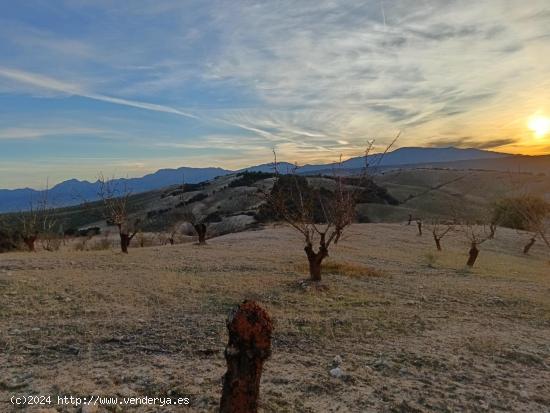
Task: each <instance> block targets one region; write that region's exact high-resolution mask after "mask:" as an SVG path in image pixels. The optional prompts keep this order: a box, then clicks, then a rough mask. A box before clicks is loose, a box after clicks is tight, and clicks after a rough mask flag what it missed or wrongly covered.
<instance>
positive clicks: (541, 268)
mask: <svg viewBox="0 0 550 413" xmlns="http://www.w3.org/2000/svg"><path fill="white" fill-rule="evenodd" d="M523 241H524V240H523V238H522V236H521V235H518V234H517V233H516V232H515V231H508V230H504V229H499V231H498V232H497V239H496V240H494V241H491V242H488V243H487V244H484V245H483V248H482V252H481V255H480V259H479V263H478V264H479V265H478V266H477V267H476V268H474V269H473V270H471V271H468V270H465V269H464V262H465V259H466V248H467V246H466V243H465V242H464V240H463V239H462V238H461V237H460V234H454V235H453V236H452V237H450V238H448V239H447V238H445V239H444V240H443V247H444V249H445V250H444V251H443V252H442V253H440V254H435V251H434V248H433V245H432V240H431V239H430V238H429V237H417V236H416V235H415V229H414V227H413V226H411V227H408V226H404V225H396V224H361V225H355V226H353V227H352V228H351V229H350V231H348V232H347V234H346V236H345V238H344V239H343V240H342V241H341V243H339V245H338V246H337V248H335V249H334V250H332V251H331V258H330V259H331V260H332V268H333V271H332V273H331V274H326V276H325V279H326V284H327V285H328V286H329V290H328V291H327V292H315V291H304V290H302V289H301V288H300V287H299V286H298V285H297V282H296V281H297V280H298V279H300V278H303V277H304V276H305V274H304V273H303V268H304V265H303V263H304V261H305V259H304V254H303V250H302V244H301V242H300V239H299V238H298V236H297V235H296V234H295V233H294V232H293V231H291V230H290V229H288V228H284V227H277V228H268V229H266V230H262V231H252V232H244V233H239V234H231V235H227V236H223V237H219V238H216V239H212V240H211V241H210V242H209V245H207V246H206V247H198V246H196V245H193V244H181V245H176V246H173V247H170V246H166V247H152V248H143V249H133V250H131V251H130V254H129V255H128V256H122V255H120V254H118V253H116V252H114V251H101V252H81V253H77V252H59V253H37V254H26V253H10V254H5V255H3V256H2V261H1V263H0V297H2V300H1V301H0V348H2V349H3V351H2V352H1V353H0V377H1V379H0V380H1V381H2V382H3V383H4V385H3V386H0V396H1V398H2V400H5V399H6V396H7V395H10V394H13V393H17V394H30V393H33V392H36V393H40V394H48V393H50V394H57V393H61V394H78V395H86V394H91V393H94V394H106V395H113V394H119V395H133V394H135V395H144V394H147V395H150V396H160V395H166V394H173V395H174V394H177V395H189V396H191V398H192V408H191V409H188V411H205V412H206V411H214V410H215V409H216V405H217V403H218V400H219V394H220V378H221V376H222V374H223V372H224V369H225V366H224V359H223V348H224V346H225V344H226V340H227V337H226V329H225V323H224V320H225V317H226V314H227V311H228V309H229V308H230V307H231V306H232V305H234V304H235V303H238V302H239V301H241V300H242V299H244V298H253V299H256V300H259V301H260V302H261V304H262V305H264V306H265V307H266V308H267V309H268V310H269V312H270V313H271V314H272V316H273V317H274V318H275V321H276V324H275V325H276V327H275V334H274V339H273V355H272V357H271V359H270V360H269V361H268V362H267V364H266V369H265V372H264V375H263V378H262V389H261V391H262V406H261V408H262V411H265V412H312V413H313V412H321V411H322V412H328V411H346V412H348V411H349V412H368V411H373V412H374V411H376V412H390V411H438V412H441V411H482V410H483V411H491V412H504V411H530V412H543V411H547V410H548V409H549V408H550V397H549V395H550V370H549V367H548V366H550V347H549V346H548V343H549V342H550V294H549V292H550V277H548V273H549V264H548V252H547V251H546V250H544V249H542V247H541V246H539V245H536V246H535V248H534V249H533V252H532V255H531V256H529V257H524V256H522V255H521V254H520V253H519V251H520V248H521V246H522V244H523ZM344 263H345V264H344ZM338 264H340V265H338ZM369 268H374V269H376V271H372V270H370V269H369ZM380 275H381V276H380ZM335 355H340V356H341V357H342V358H343V365H342V369H343V370H344V372H345V373H346V376H345V378H343V379H336V378H332V377H330V375H329V373H328V372H329V370H330V368H331V363H332V359H333V357H334V356H335ZM12 380H15V382H16V383H20V382H22V383H23V385H22V387H20V388H18V389H15V390H6V383H7V384H8V385H9V384H10V383H12ZM3 389H4V390H3ZM411 407H415V408H417V409H420V410H411V409H410V408H411ZM132 411H140V412H145V411H163V412H166V411H181V409H179V410H178V409H173V410H170V409H169V408H164V409H160V408H157V409H153V408H150V409H146V408H141V409H138V410H132Z"/></svg>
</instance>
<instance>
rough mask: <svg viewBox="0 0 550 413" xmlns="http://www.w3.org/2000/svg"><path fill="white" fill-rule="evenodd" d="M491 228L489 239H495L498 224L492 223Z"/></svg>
mask: <svg viewBox="0 0 550 413" xmlns="http://www.w3.org/2000/svg"><path fill="white" fill-rule="evenodd" d="M489 228H490V230H491V233H490V234H489V239H494V238H495V232H496V231H497V226H496V224H491V225H490V227H489Z"/></svg>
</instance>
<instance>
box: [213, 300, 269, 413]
mask: <svg viewBox="0 0 550 413" xmlns="http://www.w3.org/2000/svg"><path fill="white" fill-rule="evenodd" d="M227 330H228V331H229V342H228V344H227V347H226V348H225V359H226V361H227V372H226V373H225V375H224V377H223V391H222V398H221V403H220V412H221V413H255V412H257V410H258V399H259V394H260V379H261V376H262V368H263V364H264V361H265V360H266V359H267V358H268V357H269V356H270V354H271V333H272V331H273V325H272V322H271V319H270V317H269V315H268V314H267V312H266V311H265V310H264V309H262V308H261V307H260V306H259V305H258V304H256V303H255V302H254V301H248V300H247V301H244V302H243V303H242V304H240V305H239V306H238V307H237V308H236V309H235V310H233V312H232V313H231V314H230V316H229V317H228V319H227Z"/></svg>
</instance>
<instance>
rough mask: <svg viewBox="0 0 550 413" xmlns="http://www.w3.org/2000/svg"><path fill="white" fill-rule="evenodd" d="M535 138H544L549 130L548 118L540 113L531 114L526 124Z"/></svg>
mask: <svg viewBox="0 0 550 413" xmlns="http://www.w3.org/2000/svg"><path fill="white" fill-rule="evenodd" d="M527 126H528V127H529V129H530V130H532V131H533V132H534V133H535V136H536V137H537V138H544V137H545V136H546V135H547V134H548V132H550V118H549V117H547V116H542V115H533V116H531V118H530V119H529V123H528V124H527Z"/></svg>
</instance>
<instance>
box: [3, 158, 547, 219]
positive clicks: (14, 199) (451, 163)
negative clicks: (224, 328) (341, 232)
mask: <svg viewBox="0 0 550 413" xmlns="http://www.w3.org/2000/svg"><path fill="white" fill-rule="evenodd" d="M367 161H368V164H369V166H371V167H376V166H379V167H381V168H383V169H387V168H391V167H400V168H411V167H412V168H414V167H420V166H421V167H450V168H457V169H459V168H463V169H468V168H470V169H472V168H476V169H496V170H511V171H517V170H518V168H519V169H520V170H523V171H525V172H529V171H532V172H546V171H549V172H550V156H523V155H509V154H505V153H499V152H491V151H485V150H481V149H460V148H454V147H449V148H419V147H410V148H399V149H396V150H394V151H392V152H388V153H386V154H384V155H380V154H373V155H369V157H368V159H367ZM336 165H337V164H334V163H332V164H319V165H305V166H302V167H300V168H298V169H297V170H296V171H297V172H298V173H300V174H312V173H327V172H329V171H331V170H332V169H333V168H334V167H335V166H336ZM364 165H365V158H364V157H362V156H359V157H355V158H350V159H348V160H346V161H344V162H343V163H342V167H343V168H344V169H346V170H354V169H359V168H363V167H364ZM277 169H278V170H279V172H281V173H289V172H291V171H294V169H295V167H294V165H293V164H290V163H288V162H280V163H278V168H277ZM242 171H250V172H273V171H274V168H273V164H272V163H267V164H262V165H256V166H251V167H249V168H244V169H241V170H239V171H230V170H227V169H222V168H187V167H182V168H178V169H161V170H159V171H157V172H155V173H152V174H148V175H145V176H143V177H141V178H130V179H125V178H121V179H117V180H115V181H116V182H117V184H120V185H122V184H123V185H126V187H127V188H128V189H130V190H131V191H132V192H133V193H139V192H146V191H150V190H154V189H159V188H162V187H166V186H169V185H176V184H180V183H181V182H182V181H183V180H184V181H185V182H186V183H198V182H201V181H207V180H210V179H213V178H215V177H216V176H221V175H227V174H231V173H235V172H242ZM98 189H99V183H98V182H88V181H79V180H77V179H71V180H68V181H65V182H62V183H60V184H58V185H56V186H54V187H53V188H51V189H50V190H49V193H48V196H49V199H50V200H51V203H52V204H53V205H55V206H69V205H75V204H78V203H81V202H82V201H83V200H87V201H94V200H97V199H98V196H97V193H98ZM42 195H43V193H42V192H41V191H37V190H34V189H30V188H25V189H14V190H7V189H4V190H0V212H11V211H19V210H23V209H27V208H28V206H29V203H30V202H31V201H32V200H35V201H36V200H38V199H40V198H41V196H42Z"/></svg>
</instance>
